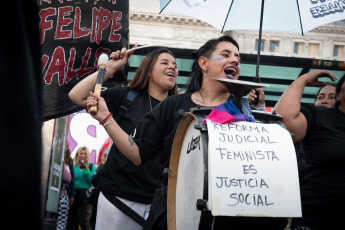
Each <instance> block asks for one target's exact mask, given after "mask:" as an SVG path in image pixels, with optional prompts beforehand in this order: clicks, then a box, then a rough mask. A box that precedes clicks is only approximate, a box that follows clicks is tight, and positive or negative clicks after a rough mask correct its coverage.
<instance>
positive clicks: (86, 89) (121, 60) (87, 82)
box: [68, 48, 133, 108]
mask: <svg viewBox="0 0 345 230" xmlns="http://www.w3.org/2000/svg"><path fill="white" fill-rule="evenodd" d="M132 53H133V51H127V50H126V48H123V49H122V50H121V51H120V50H118V51H116V52H113V53H111V54H110V58H111V59H110V60H109V62H108V65H107V68H106V71H107V72H108V73H109V74H110V75H114V74H115V73H116V72H117V71H119V70H121V69H122V68H123V67H124V66H125V65H126V63H127V61H128V58H129V57H130V56H131V55H132ZM97 75H98V71H96V72H94V73H92V74H90V75H89V76H87V77H85V78H84V79H83V80H82V81H80V82H79V83H78V84H77V85H75V86H74V87H73V88H72V90H71V91H70V92H69V94H68V96H69V98H70V99H71V101H73V102H74V103H75V104H77V105H79V106H81V107H83V108H86V106H87V97H88V96H89V95H90V91H93V90H94V88H95V85H96V81H97ZM108 79H109V77H108V76H107V75H104V78H103V82H105V81H107V80H108Z"/></svg>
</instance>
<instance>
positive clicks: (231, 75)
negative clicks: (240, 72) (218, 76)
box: [224, 66, 237, 79]
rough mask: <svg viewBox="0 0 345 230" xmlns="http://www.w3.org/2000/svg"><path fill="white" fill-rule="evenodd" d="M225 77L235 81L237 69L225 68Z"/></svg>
mask: <svg viewBox="0 0 345 230" xmlns="http://www.w3.org/2000/svg"><path fill="white" fill-rule="evenodd" d="M224 72H225V74H226V76H227V77H228V78H230V79H235V75H236V73H237V69H236V67H233V66H231V67H227V68H226V69H225V70H224Z"/></svg>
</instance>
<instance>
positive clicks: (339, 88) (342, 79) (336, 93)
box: [335, 74, 345, 108]
mask: <svg viewBox="0 0 345 230" xmlns="http://www.w3.org/2000/svg"><path fill="white" fill-rule="evenodd" d="M344 81H345V74H344V75H343V76H342V77H341V78H340V80H339V81H338V84H337V88H336V90H335V95H336V96H337V95H338V94H340V91H341V87H342V86H343V84H344ZM339 105H340V100H337V102H336V103H335V108H338V107H339Z"/></svg>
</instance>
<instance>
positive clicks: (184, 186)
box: [176, 120, 204, 229]
mask: <svg viewBox="0 0 345 230" xmlns="http://www.w3.org/2000/svg"><path fill="white" fill-rule="evenodd" d="M197 124H198V122H197V121H196V120H193V121H192V122H191V123H190V125H189V127H188V129H187V132H186V135H185V138H184V141H183V144H182V148H181V154H180V161H179V166H178V173H177V186H176V227H177V229H198V227H199V222H200V216H201V211H198V210H197V209H196V202H197V200H198V199H202V198H203V189H204V157H203V149H202V138H201V133H200V131H199V130H197V129H195V128H194V125H197Z"/></svg>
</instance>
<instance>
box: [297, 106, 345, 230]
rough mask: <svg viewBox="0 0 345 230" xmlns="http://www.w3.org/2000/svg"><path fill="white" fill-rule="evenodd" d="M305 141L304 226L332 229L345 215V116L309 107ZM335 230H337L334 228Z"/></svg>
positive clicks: (320, 108) (332, 110)
mask: <svg viewBox="0 0 345 230" xmlns="http://www.w3.org/2000/svg"><path fill="white" fill-rule="evenodd" d="M301 112H302V113H303V114H304V116H305V117H306V119H307V124H308V128H307V134H306V137H305V139H304V141H303V148H304V150H305V157H306V160H307V162H308V164H307V170H306V174H305V176H304V178H303V180H302V182H301V185H300V186H301V201H302V216H303V217H302V219H295V220H294V221H296V222H299V223H300V224H301V225H302V226H307V227H310V228H312V229H332V226H341V225H342V222H343V218H344V214H345V115H344V114H343V113H341V112H340V111H339V110H338V109H330V108H326V107H322V106H313V105H308V106H304V107H302V109H301ZM334 229H336V228H334Z"/></svg>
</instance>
